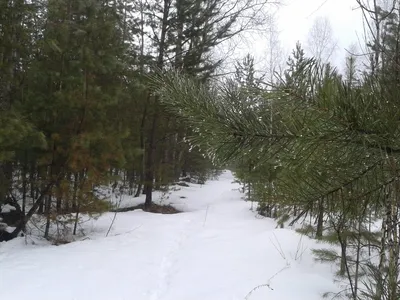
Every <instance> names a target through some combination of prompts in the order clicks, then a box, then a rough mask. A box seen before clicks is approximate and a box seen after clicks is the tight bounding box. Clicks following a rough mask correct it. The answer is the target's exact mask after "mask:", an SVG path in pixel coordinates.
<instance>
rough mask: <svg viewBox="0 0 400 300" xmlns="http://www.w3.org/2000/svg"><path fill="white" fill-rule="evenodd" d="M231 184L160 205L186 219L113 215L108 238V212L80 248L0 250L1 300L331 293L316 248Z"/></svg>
mask: <svg viewBox="0 0 400 300" xmlns="http://www.w3.org/2000/svg"><path fill="white" fill-rule="evenodd" d="M233 180H234V178H233V176H232V174H231V173H230V172H225V173H224V174H223V175H222V176H221V177H220V179H219V180H216V181H210V182H207V183H206V184H205V185H203V186H200V185H194V184H191V185H190V187H183V188H182V189H181V190H178V191H175V192H173V193H172V194H171V195H170V196H169V199H167V200H165V201H166V203H165V204H168V203H174V204H175V206H176V207H177V208H179V209H181V210H183V211H184V213H180V214H175V215H160V214H151V213H145V212H143V211H138V210H136V211H131V212H126V213H119V214H118V215H117V218H116V221H115V224H114V226H113V229H112V230H111V232H110V234H109V236H108V237H105V233H106V232H107V230H108V227H109V225H110V222H111V220H112V218H113V214H112V213H108V214H105V215H103V216H102V217H100V218H99V219H98V220H97V221H93V222H92V223H91V224H86V226H88V228H89V227H90V229H91V230H90V231H89V232H88V234H89V235H88V237H89V238H88V239H86V240H84V241H79V242H74V243H70V244H66V245H63V246H51V245H49V244H47V243H35V244H34V245H32V243H30V242H29V239H28V243H26V239H24V238H19V239H17V240H13V241H11V242H8V243H0V297H1V299H13V300H14V299H29V300H35V299H40V300H53V299H57V300H64V299H65V300H73V299H76V300H81V299H82V300H83V299H84V300H103V299H104V300H111V299H112V300H239V299H240V300H244V299H251V300H261V299H263V300H266V299H268V300H302V299H304V300H314V299H321V295H322V294H323V293H325V292H334V291H337V289H338V287H337V286H336V285H335V284H334V283H333V269H332V268H331V267H330V266H328V265H323V264H320V263H318V262H315V261H314V259H313V256H312V253H311V249H312V248H320V247H321V245H319V244H317V243H316V242H315V241H313V240H310V239H308V238H307V237H302V236H300V235H299V234H297V233H296V232H294V231H293V230H291V229H276V223H275V222H274V221H273V220H271V219H265V218H264V219H263V218H260V217H257V216H256V214H255V213H254V212H252V211H250V209H249V208H250V204H249V203H246V202H244V201H243V200H241V194H240V193H239V191H238V188H239V186H238V185H237V184H234V183H232V182H233ZM127 204H129V203H128V200H127V199H124V206H126V205H127ZM257 287H258V288H257ZM251 291H252V292H251Z"/></svg>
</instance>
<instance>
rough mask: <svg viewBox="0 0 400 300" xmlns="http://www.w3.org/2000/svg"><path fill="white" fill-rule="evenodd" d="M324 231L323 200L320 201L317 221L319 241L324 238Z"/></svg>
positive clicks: (316, 234)
mask: <svg viewBox="0 0 400 300" xmlns="http://www.w3.org/2000/svg"><path fill="white" fill-rule="evenodd" d="M323 231H324V200H323V199H322V198H321V199H320V200H319V201H318V221H317V231H316V233H315V236H316V238H317V239H320V238H322V235H323Z"/></svg>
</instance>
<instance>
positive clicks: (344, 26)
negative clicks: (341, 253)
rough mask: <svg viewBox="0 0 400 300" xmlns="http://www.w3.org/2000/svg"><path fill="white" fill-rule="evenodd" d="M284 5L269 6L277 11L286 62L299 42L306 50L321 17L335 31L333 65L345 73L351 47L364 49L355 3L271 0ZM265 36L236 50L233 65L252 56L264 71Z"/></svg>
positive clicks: (345, 0) (246, 41)
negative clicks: (313, 28) (237, 60)
mask: <svg viewBox="0 0 400 300" xmlns="http://www.w3.org/2000/svg"><path fill="white" fill-rule="evenodd" d="M270 1H271V2H273V1H276V2H279V3H281V4H280V5H279V6H277V7H276V6H274V5H272V4H270V5H271V6H270V7H271V8H272V10H274V9H276V13H275V14H274V20H275V23H276V26H277V30H278V39H279V42H280V44H281V47H282V48H283V51H282V56H283V61H287V58H288V56H289V55H290V53H291V51H292V50H293V49H294V48H295V45H296V42H297V41H300V42H301V44H302V45H303V48H306V40H307V36H308V33H309V31H310V28H311V26H312V25H313V23H314V21H315V19H316V18H318V17H327V18H328V19H329V21H330V23H331V26H332V29H333V35H334V39H335V40H336V41H337V43H338V44H337V51H336V52H335V54H334V56H333V57H332V58H331V60H332V63H333V64H334V65H335V66H336V67H338V68H339V70H343V68H344V66H345V56H346V53H347V52H346V50H345V49H349V47H350V46H351V45H352V44H356V45H357V46H358V47H360V46H361V47H364V44H365V42H364V40H363V20H362V15H361V10H360V9H358V5H357V2H356V0H270ZM267 39H268V38H267V36H266V35H263V34H261V35H258V34H256V35H255V36H254V35H252V36H251V37H249V38H248V39H247V38H246V39H244V40H241V41H240V42H239V44H238V45H237V48H236V55H235V56H234V57H231V59H232V61H234V60H235V59H240V58H242V57H244V56H245V55H246V54H247V53H250V54H251V55H253V56H254V57H255V62H256V65H257V68H258V69H259V70H262V69H264V68H265V63H266V57H267V56H268V53H269V52H268V42H267Z"/></svg>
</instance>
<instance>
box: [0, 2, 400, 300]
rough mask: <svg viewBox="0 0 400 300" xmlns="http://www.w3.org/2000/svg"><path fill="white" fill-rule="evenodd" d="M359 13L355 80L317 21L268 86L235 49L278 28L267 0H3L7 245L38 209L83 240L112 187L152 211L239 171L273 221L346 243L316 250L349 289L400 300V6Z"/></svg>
mask: <svg viewBox="0 0 400 300" xmlns="http://www.w3.org/2000/svg"><path fill="white" fill-rule="evenodd" d="M354 4H357V5H358V8H359V9H360V10H361V11H362V16H363V20H364V24H365V36H364V40H363V41H362V43H363V44H362V46H361V50H362V51H361V52H358V53H354V52H352V51H351V50H349V51H348V53H347V55H346V58H345V61H344V62H343V63H344V64H345V66H346V67H345V68H344V70H343V71H341V70H339V69H338V68H336V67H335V66H334V65H333V64H332V63H331V58H332V56H333V55H334V52H333V47H332V45H331V44H332V43H331V41H329V39H328V38H329V37H326V36H322V37H321V30H318V26H317V27H316V28H315V31H314V34H315V35H314V40H313V41H312V42H311V43H310V44H311V45H314V48H313V49H304V47H303V45H301V44H300V43H297V45H296V47H295V49H293V50H292V52H291V53H290V54H289V56H288V57H287V58H285V61H286V64H285V66H284V67H282V68H281V66H278V65H279V64H276V65H274V64H273V63H272V64H271V68H270V70H269V72H268V76H266V75H265V74H267V72H263V70H261V71H260V70H258V69H257V67H256V65H255V61H254V57H253V56H252V53H249V54H248V55H245V56H244V57H243V58H241V59H237V61H236V63H235V65H234V66H233V67H232V66H231V69H230V70H228V71H229V72H227V73H224V70H226V59H227V57H228V56H229V55H218V54H220V53H221V48H220V47H227V46H226V45H227V41H231V40H234V39H235V38H236V37H238V36H241V35H242V34H243V33H245V32H248V31H252V30H262V28H266V27H267V26H268V24H270V23H269V22H270V21H269V20H268V18H267V13H268V10H269V9H270V8H271V6H272V5H273V4H272V3H270V1H267V0H237V1H231V0H154V1H146V0H46V1H39V0H29V1H28V0H2V1H0V123H1V127H0V208H3V210H0V218H1V220H0V221H1V222H0V224H1V227H0V241H9V240H12V239H14V238H17V237H19V236H21V235H24V234H29V233H28V232H27V227H29V226H30V222H31V220H32V218H33V217H34V216H40V219H41V220H42V224H40V225H39V226H40V228H41V234H42V235H43V237H44V238H45V239H48V240H54V239H55V238H56V237H55V236H53V234H52V231H51V228H52V226H55V224H57V226H58V225H59V224H62V226H64V227H66V228H68V229H69V231H70V232H71V234H73V235H75V234H76V228H77V224H78V223H79V222H80V217H81V216H82V215H83V216H86V215H92V214H101V213H103V212H106V211H110V210H112V209H115V207H113V206H112V205H110V202H109V201H107V197H106V196H104V195H103V193H102V191H104V190H105V189H110V190H112V192H113V193H114V192H115V191H119V192H120V193H126V194H129V195H132V196H135V197H139V196H140V195H145V200H144V203H143V209H144V210H145V211H151V210H152V209H154V203H153V199H152V195H153V192H154V191H163V190H165V189H168V187H169V186H170V185H172V184H174V183H176V182H177V181H179V180H180V179H182V178H189V179H188V180H194V179H195V180H196V181H197V182H199V183H204V182H205V181H206V180H207V179H209V178H211V177H213V176H215V175H216V174H218V172H219V171H220V170H223V169H230V170H232V171H233V172H234V174H235V176H236V178H237V180H238V182H240V184H241V185H242V191H243V193H244V194H245V197H246V200H247V201H251V202H254V203H255V205H256V207H257V212H258V214H260V215H261V216H264V217H268V218H274V219H276V221H277V224H278V225H279V226H281V227H285V226H293V225H295V224H300V225H302V226H301V227H300V228H298V229H297V230H298V231H299V232H300V233H301V234H304V235H307V236H309V237H312V238H315V239H317V240H319V241H321V242H325V243H329V244H332V245H335V246H337V247H338V248H337V249H339V250H338V251H336V250H323V249H321V250H318V249H317V250H314V255H315V257H316V259H317V260H319V261H321V262H323V263H334V264H336V265H337V266H338V270H337V276H338V277H339V278H342V279H343V280H345V281H346V282H347V288H346V289H344V290H343V291H342V293H340V295H336V296H343V297H344V298H346V299H353V300H357V299H375V300H380V299H387V300H398V299H399V298H400V284H399V282H400V265H399V259H400V166H399V165H400V72H399V71H400V47H399V45H400V1H397V0H393V1H377V0H354ZM320 26H322V25H320ZM324 26H325V27H324V28H325V29H326V28H327V26H328V25H327V24H325V25H324ZM319 29H321V27H319ZM312 34H313V32H311V38H312ZM325 38H327V39H325ZM317 42H321V43H320V44H319V43H317ZM228 52H229V51H228ZM224 68H225V69H224ZM264 71H265V70H264ZM4 208H7V209H8V210H9V211H7V212H6V209H4ZM10 211H11V212H12V214H10ZM8 227H9V228H12V230H5V228H8Z"/></svg>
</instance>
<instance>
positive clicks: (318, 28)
mask: <svg viewBox="0 0 400 300" xmlns="http://www.w3.org/2000/svg"><path fill="white" fill-rule="evenodd" d="M336 49H337V40H336V39H335V38H334V35H333V29H332V25H331V23H330V21H329V19H328V18H327V17H318V18H316V19H315V21H314V23H313V25H312V26H311V29H310V31H309V33H308V37H307V42H306V50H307V51H308V52H309V53H310V54H311V55H312V56H313V57H315V58H316V59H318V60H320V61H322V62H324V63H327V62H329V60H330V58H331V57H332V55H333V54H334V53H335V51H336Z"/></svg>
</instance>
